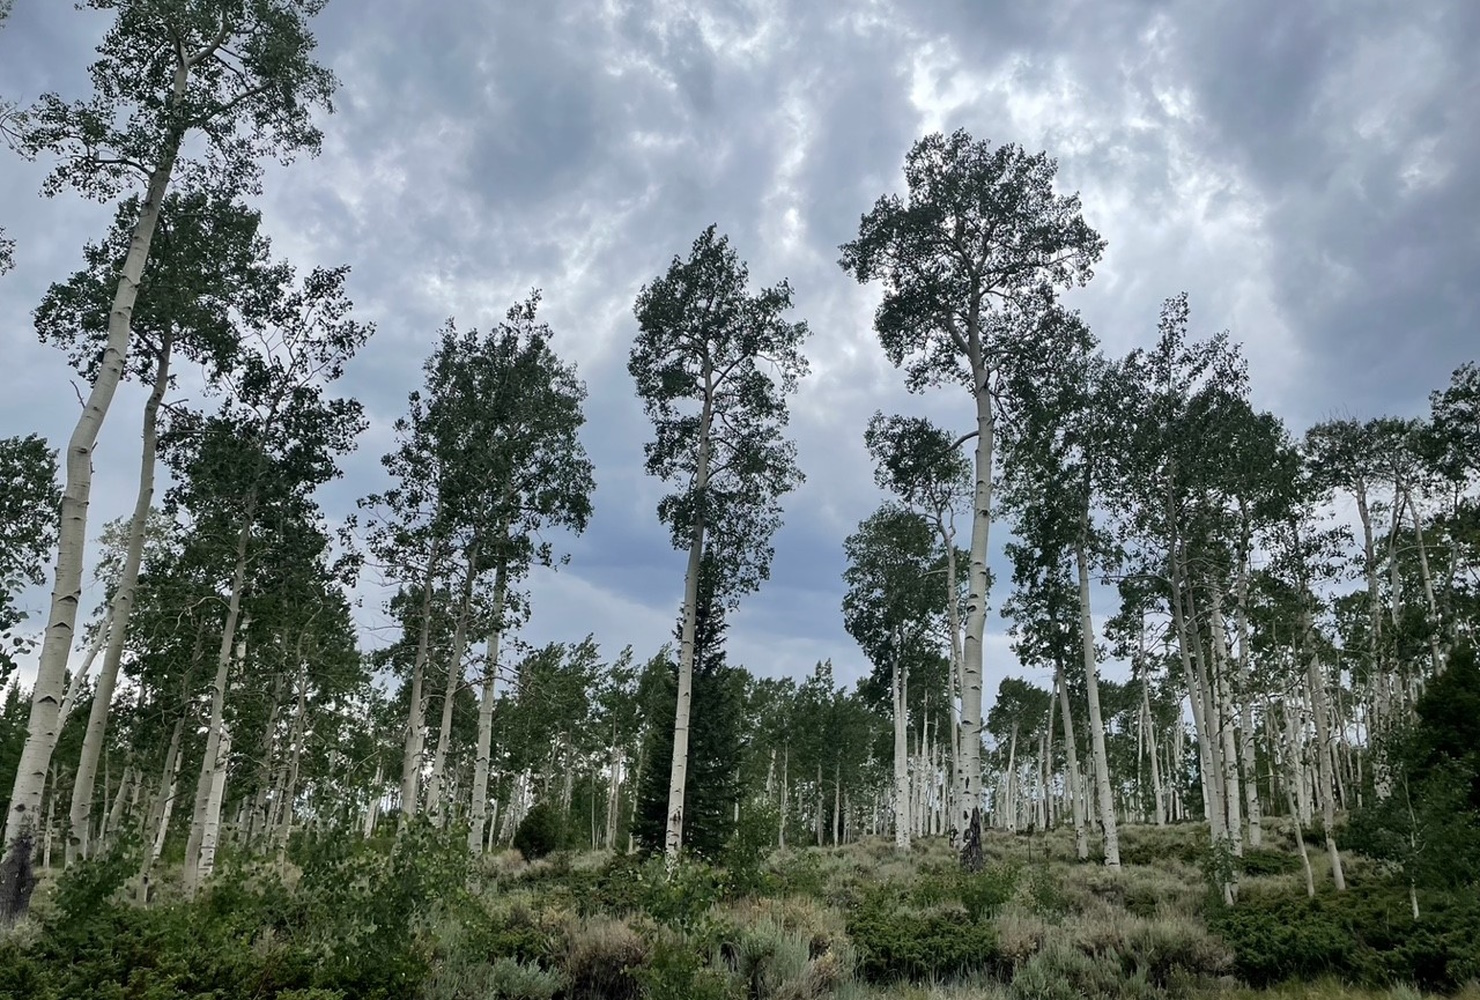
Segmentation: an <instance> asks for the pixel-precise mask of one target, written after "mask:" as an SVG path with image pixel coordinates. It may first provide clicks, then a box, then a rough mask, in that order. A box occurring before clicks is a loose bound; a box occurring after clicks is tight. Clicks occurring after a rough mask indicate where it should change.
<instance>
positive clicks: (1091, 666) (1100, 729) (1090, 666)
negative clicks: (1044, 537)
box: [1074, 525, 1120, 868]
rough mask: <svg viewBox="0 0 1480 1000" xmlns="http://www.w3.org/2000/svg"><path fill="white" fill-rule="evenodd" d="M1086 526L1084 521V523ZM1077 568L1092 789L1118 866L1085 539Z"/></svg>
mask: <svg viewBox="0 0 1480 1000" xmlns="http://www.w3.org/2000/svg"><path fill="white" fill-rule="evenodd" d="M1086 526H1087V525H1086ZM1074 561H1075V563H1076V564H1077V566H1078V569H1079V635H1080V647H1081V650H1082V652H1083V654H1084V687H1085V694H1086V696H1087V698H1088V701H1089V737H1090V749H1091V751H1092V752H1093V753H1094V758H1095V793H1096V795H1097V796H1098V799H1099V809H1100V826H1101V829H1102V830H1103V832H1104V835H1105V866H1106V867H1107V868H1119V867H1120V832H1119V829H1118V828H1117V826H1116V823H1115V798H1114V796H1113V794H1112V793H1111V791H1110V762H1109V757H1108V756H1107V754H1106V753H1105V723H1104V720H1103V719H1102V718H1101V716H1100V670H1099V666H1098V665H1097V664H1096V663H1095V628H1094V619H1093V617H1092V616H1091V614H1090V605H1089V557H1088V554H1087V553H1086V552H1085V547H1084V541H1083V539H1081V540H1080V542H1079V544H1078V545H1077V546H1075V552H1074Z"/></svg>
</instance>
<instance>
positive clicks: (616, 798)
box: [601, 720, 775, 851]
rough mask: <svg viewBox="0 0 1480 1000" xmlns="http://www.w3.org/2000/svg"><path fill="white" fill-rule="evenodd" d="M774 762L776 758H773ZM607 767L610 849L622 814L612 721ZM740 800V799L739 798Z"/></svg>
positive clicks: (619, 763)
mask: <svg viewBox="0 0 1480 1000" xmlns="http://www.w3.org/2000/svg"><path fill="white" fill-rule="evenodd" d="M772 760H773V762H774V760H775V758H774V757H773V758H772ZM606 767H607V772H608V774H609V778H608V780H607V790H606V825H605V830H604V833H603V835H602V838H601V846H602V847H603V848H605V849H606V850H608V851H610V850H612V849H614V848H615V847H616V843H617V824H618V823H619V822H620V821H621V816H622V777H623V775H622V754H621V750H620V748H619V747H618V746H617V726H616V722H615V720H613V722H612V740H611V743H610V744H608V746H607V755H606ZM737 802H738V800H737Z"/></svg>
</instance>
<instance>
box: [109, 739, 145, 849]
mask: <svg viewBox="0 0 1480 1000" xmlns="http://www.w3.org/2000/svg"><path fill="white" fill-rule="evenodd" d="M142 780H143V775H142V772H140V770H139V768H138V767H137V765H136V764H135V763H134V762H133V761H130V762H129V763H128V764H125V765H124V768H123V777H122V778H120V779H119V783H118V794H117V795H115V796H113V808H112V809H110V810H109V812H108V814H107V815H106V816H104V817H103V830H102V835H101V840H102V844H103V850H104V851H107V850H109V849H110V848H111V847H112V846H113V843H114V841H115V840H116V839H117V837H118V831H119V830H121V829H123V822H124V819H125V814H132V813H133V811H134V808H135V806H136V804H137V802H138V799H139V785H140V784H141V783H142Z"/></svg>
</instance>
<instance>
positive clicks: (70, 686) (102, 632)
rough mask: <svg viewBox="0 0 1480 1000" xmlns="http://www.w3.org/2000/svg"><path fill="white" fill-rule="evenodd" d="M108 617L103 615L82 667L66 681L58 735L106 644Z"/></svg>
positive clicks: (83, 659) (88, 646)
mask: <svg viewBox="0 0 1480 1000" xmlns="http://www.w3.org/2000/svg"><path fill="white" fill-rule="evenodd" d="M110 617H111V616H110V615H106V614H105V615H104V616H103V620H102V621H101V622H99V623H98V631H97V634H96V635H94V636H93V638H92V642H90V643H88V644H87V655H86V656H84V657H83V658H82V665H81V666H80V667H78V668H77V672H76V673H74V674H73V675H72V676H71V678H69V679H68V681H67V693H66V694H65V695H63V696H62V708H61V711H60V713H58V715H57V732H59V733H60V732H61V731H62V730H63V729H66V728H67V720H68V719H70V718H71V717H72V709H74V708H76V707H77V696H78V695H79V694H81V693H82V687H83V684H85V683H86V681H87V678H88V676H89V675H90V674H91V673H92V668H93V663H95V662H96V661H97V658H98V654H99V653H100V652H102V651H103V646H104V645H105V644H106V643H107V642H108V631H109V627H110V625H109V618H110Z"/></svg>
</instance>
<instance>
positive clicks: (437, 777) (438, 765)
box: [427, 541, 478, 827]
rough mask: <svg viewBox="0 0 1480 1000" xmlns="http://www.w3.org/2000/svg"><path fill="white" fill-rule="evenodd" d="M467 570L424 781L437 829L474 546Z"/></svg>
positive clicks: (474, 571)
mask: <svg viewBox="0 0 1480 1000" xmlns="http://www.w3.org/2000/svg"><path fill="white" fill-rule="evenodd" d="M467 559H468V568H467V572H466V574H465V575H464V577H463V587H462V604H461V606H460V607H459V608H458V611H457V624H456V625H455V626H454V627H453V630H452V651H451V653H450V654H449V655H448V657H447V684H446V686H445V687H444V688H443V690H442V720H441V724H440V725H439V726H438V728H437V749H436V750H435V751H434V752H433V753H432V774H431V777H430V778H429V779H428V780H427V811H428V812H430V813H431V815H432V823H433V824H434V825H436V826H438V827H441V826H443V825H445V823H446V822H447V809H446V808H444V802H443V799H444V797H445V796H444V794H443V788H442V784H443V777H444V775H445V772H446V770H447V757H448V751H449V749H450V747H449V746H448V744H449V743H451V742H452V709H453V706H454V705H455V704H456V703H457V691H458V688H460V687H461V686H462V679H463V677H462V660H463V653H464V652H466V650H467V647H468V614H469V613H470V611H471V610H472V604H473V582H474V581H475V580H476V579H477V577H478V558H477V542H476V541H475V542H474V543H473V545H470V546H469V547H468V551H467Z"/></svg>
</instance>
